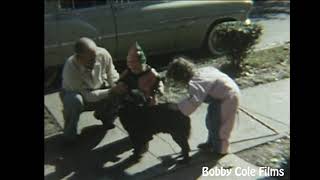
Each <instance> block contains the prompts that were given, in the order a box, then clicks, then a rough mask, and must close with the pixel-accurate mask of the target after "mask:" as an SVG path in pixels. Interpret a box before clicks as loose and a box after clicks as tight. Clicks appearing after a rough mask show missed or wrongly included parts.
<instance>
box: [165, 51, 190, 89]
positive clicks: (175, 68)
mask: <svg viewBox="0 0 320 180" xmlns="http://www.w3.org/2000/svg"><path fill="white" fill-rule="evenodd" d="M195 73H196V72H195V68H194V64H193V63H191V62H190V61H188V60H186V59H185V58H183V57H179V58H175V59H174V60H173V61H172V62H171V63H170V64H169V67H168V71H167V73H166V76H167V78H169V79H172V80H174V81H176V82H179V83H182V84H188V82H189V81H190V80H191V78H192V77H193V76H194V75H195Z"/></svg>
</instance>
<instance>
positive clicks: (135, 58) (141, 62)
mask: <svg viewBox="0 0 320 180" xmlns="http://www.w3.org/2000/svg"><path fill="white" fill-rule="evenodd" d="M146 62H147V58H146V56H145V54H144V52H143V50H142V48H141V47H140V45H139V44H138V42H135V43H134V44H133V45H132V46H131V47H130V49H129V52H128V56H127V66H128V68H129V69H130V70H131V71H132V72H133V73H140V72H142V71H143V68H144V67H145V65H146Z"/></svg>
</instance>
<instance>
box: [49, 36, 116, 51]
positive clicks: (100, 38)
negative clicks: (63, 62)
mask: <svg viewBox="0 0 320 180" xmlns="http://www.w3.org/2000/svg"><path fill="white" fill-rule="evenodd" d="M115 37H116V35H105V36H99V37H95V38H92V39H93V40H98V41H101V40H102V39H105V38H115ZM74 43H75V41H67V42H63V43H55V44H50V45H45V47H44V48H45V49H49V48H56V47H63V46H69V45H73V44H74Z"/></svg>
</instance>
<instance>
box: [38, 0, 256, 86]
mask: <svg viewBox="0 0 320 180" xmlns="http://www.w3.org/2000/svg"><path fill="white" fill-rule="evenodd" d="M252 4H253V2H252V1H251V0H210V1H204V0H193V1H190V0H188V1H181V0H175V1H174V0H144V1H141V0H140V1H137V0H45V23H44V31H45V33H44V34H45V42H44V43H45V45H44V51H45V59H44V61H45V63H44V64H45V84H50V82H51V81H52V80H53V79H55V77H56V76H55V75H56V74H57V71H56V69H57V67H61V66H62V65H63V64H64V62H65V60H66V58H67V57H68V56H70V55H71V54H72V52H73V44H74V42H75V41H76V40H77V39H78V38H80V37H90V38H93V39H94V40H95V42H96V43H97V44H98V45H99V46H101V47H104V48H106V49H107V50H108V51H109V52H110V53H111V55H112V57H113V59H114V61H119V60H124V59H125V57H126V54H127V50H128V48H129V46H130V44H132V43H133V42H134V41H139V43H140V44H141V46H142V47H143V48H144V50H145V51H146V54H147V55H155V54H161V53H168V52H172V51H180V50H188V49H196V48H202V47H206V48H208V49H209V51H210V52H212V53H213V54H219V53H221V51H219V48H218V45H217V44H216V43H215V33H214V29H215V26H216V25H217V24H219V23H222V22H226V21H236V20H240V21H245V20H247V18H248V14H249V12H250V10H251V8H252Z"/></svg>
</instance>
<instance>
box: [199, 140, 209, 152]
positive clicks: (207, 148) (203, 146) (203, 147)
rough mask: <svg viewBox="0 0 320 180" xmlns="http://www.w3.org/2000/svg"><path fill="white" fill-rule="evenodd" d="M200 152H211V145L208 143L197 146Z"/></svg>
mask: <svg viewBox="0 0 320 180" xmlns="http://www.w3.org/2000/svg"><path fill="white" fill-rule="evenodd" d="M197 147H198V148H199V149H200V150H202V151H213V145H212V144H210V143H207V142H206V143H201V144H199V145H198V146H197Z"/></svg>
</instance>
